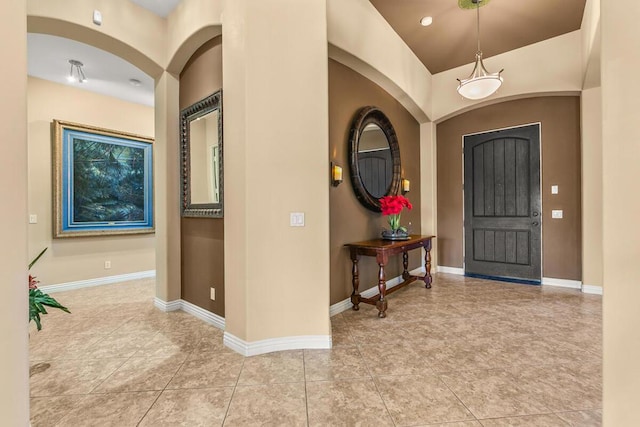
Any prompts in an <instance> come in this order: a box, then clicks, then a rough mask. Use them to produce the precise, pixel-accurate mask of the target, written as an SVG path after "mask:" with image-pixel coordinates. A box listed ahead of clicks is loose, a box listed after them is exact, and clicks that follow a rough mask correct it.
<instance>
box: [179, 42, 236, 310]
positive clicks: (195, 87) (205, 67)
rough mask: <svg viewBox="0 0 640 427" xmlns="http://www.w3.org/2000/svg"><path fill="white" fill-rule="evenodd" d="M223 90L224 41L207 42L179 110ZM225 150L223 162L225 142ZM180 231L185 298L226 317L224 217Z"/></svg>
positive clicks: (185, 77)
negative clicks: (213, 292) (212, 290)
mask: <svg viewBox="0 0 640 427" xmlns="http://www.w3.org/2000/svg"><path fill="white" fill-rule="evenodd" d="M221 88H222V38H221V37H216V38H215V39H213V40H210V41H208V42H206V43H204V44H203V45H202V46H201V47H200V48H199V49H198V50H197V51H196V52H195V53H194V54H193V55H192V56H191V58H190V59H189V60H188V61H187V64H186V65H185V67H184V68H183V70H182V72H181V73H180V109H181V110H182V109H184V108H187V107H189V106H190V105H192V104H194V103H195V102H198V101H200V100H201V99H203V98H205V97H207V96H209V95H211V94H212V93H214V92H216V91H217V90H219V89H221ZM222 101H223V103H224V95H223V98H222ZM223 115H224V109H223ZM222 148H223V159H224V148H225V144H224V141H223V143H222ZM225 192H226V191H225ZM181 229H182V232H181V242H182V243H181V246H182V299H184V300H185V301H189V302H190V303H192V304H195V305H197V306H198V307H202V308H204V309H205V310H209V311H211V312H212V313H215V314H217V315H219V316H223V317H224V315H225V312H224V298H225V289H224V218H182V220H181ZM212 287H213V288H215V289H216V300H215V301H212V300H211V296H210V295H211V294H210V288H212Z"/></svg>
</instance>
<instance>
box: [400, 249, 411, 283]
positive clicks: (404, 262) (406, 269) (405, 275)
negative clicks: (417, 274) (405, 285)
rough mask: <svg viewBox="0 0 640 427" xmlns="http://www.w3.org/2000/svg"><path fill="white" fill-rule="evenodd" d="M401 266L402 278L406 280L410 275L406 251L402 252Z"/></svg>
mask: <svg viewBox="0 0 640 427" xmlns="http://www.w3.org/2000/svg"><path fill="white" fill-rule="evenodd" d="M402 267H404V270H403V271H402V278H403V279H404V280H407V279H408V278H409V277H410V276H411V274H409V254H408V253H407V252H402Z"/></svg>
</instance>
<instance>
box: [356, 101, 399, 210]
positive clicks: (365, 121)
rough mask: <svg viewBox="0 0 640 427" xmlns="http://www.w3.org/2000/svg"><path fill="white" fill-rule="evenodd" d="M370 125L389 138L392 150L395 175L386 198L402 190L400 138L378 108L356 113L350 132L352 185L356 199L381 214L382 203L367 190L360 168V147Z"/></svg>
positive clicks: (370, 107) (366, 108)
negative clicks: (365, 131)
mask: <svg viewBox="0 0 640 427" xmlns="http://www.w3.org/2000/svg"><path fill="white" fill-rule="evenodd" d="M369 124H375V125H377V126H378V127H379V128H380V129H381V130H382V132H384V134H385V136H386V137H387V142H388V143H389V147H390V149H391V159H392V161H393V174H392V178H391V184H390V185H389V190H388V191H387V194H385V196H389V195H394V194H398V192H399V190H400V180H401V176H400V175H401V168H400V146H399V145H398V137H397V136H396V131H395V130H394V129H393V126H392V125H391V122H390V121H389V119H388V118H387V116H386V115H385V114H384V113H383V112H382V110H380V109H379V108H377V107H373V106H367V107H363V108H361V109H360V110H358V112H357V113H356V115H355V117H354V118H353V121H352V122H351V130H350V131H349V166H350V176H351V184H352V185H353V191H354V192H355V193H356V198H357V199H358V200H359V201H360V203H362V205H363V206H364V207H366V208H367V209H369V210H372V211H374V212H380V211H381V209H380V201H379V200H378V198H376V197H374V196H373V195H371V193H369V192H368V191H367V189H366V188H365V186H364V184H363V182H362V178H361V175H360V167H359V165H358V146H359V145H360V137H361V136H362V132H363V130H364V129H365V127H366V126H367V125H369Z"/></svg>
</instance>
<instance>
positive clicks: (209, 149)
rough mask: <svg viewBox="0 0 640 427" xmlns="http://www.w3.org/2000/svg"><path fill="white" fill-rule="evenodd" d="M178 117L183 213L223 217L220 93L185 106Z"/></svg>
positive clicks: (186, 214) (193, 215) (196, 215)
mask: <svg viewBox="0 0 640 427" xmlns="http://www.w3.org/2000/svg"><path fill="white" fill-rule="evenodd" d="M180 118H181V120H180V139H181V148H182V149H181V159H182V162H181V165H182V189H181V193H182V194H181V196H182V197H181V200H182V202H181V211H182V216H186V217H209V218H222V212H223V205H222V199H223V187H222V92H221V91H218V92H216V93H214V94H213V95H210V96H208V97H206V98H205V99H203V100H202V101H199V102H196V103H195V104H193V105H191V106H189V107H187V108H185V109H184V110H182V113H181V114H180Z"/></svg>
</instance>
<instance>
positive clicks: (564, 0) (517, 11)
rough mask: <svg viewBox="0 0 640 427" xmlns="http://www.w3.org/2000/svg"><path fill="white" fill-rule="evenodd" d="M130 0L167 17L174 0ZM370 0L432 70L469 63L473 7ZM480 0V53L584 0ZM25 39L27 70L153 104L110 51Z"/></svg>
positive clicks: (508, 45)
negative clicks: (425, 20) (75, 71)
mask: <svg viewBox="0 0 640 427" xmlns="http://www.w3.org/2000/svg"><path fill="white" fill-rule="evenodd" d="M130 1H131V2H133V3H135V4H137V5H139V6H141V7H143V8H145V9H147V10H150V11H151V12H153V13H155V14H156V15H158V16H161V17H166V16H167V15H168V14H169V13H171V12H172V11H173V10H174V9H175V7H176V6H177V5H178V4H179V3H180V1H181V0H130ZM369 1H370V2H371V3H372V4H373V6H374V7H375V8H376V9H377V10H378V11H379V12H380V14H381V15H382V16H383V17H384V18H385V19H386V20H387V22H389V24H390V25H391V27H393V29H394V30H395V31H396V32H397V33H398V34H399V35H400V37H402V39H403V40H404V41H405V43H407V45H408V46H409V47H410V48H411V50H413V52H414V53H415V54H416V56H417V57H418V58H419V59H420V60H421V61H422V63H423V64H424V65H425V66H426V67H427V69H428V70H429V71H430V72H431V73H432V74H435V73H438V72H441V71H445V70H448V69H451V68H455V67H458V66H460V65H464V64H469V63H471V62H473V60H474V58H475V52H476V11H475V10H473V9H471V10H464V9H461V8H459V7H458V1H457V0H369ZM462 1H467V2H468V1H470V0H462ZM485 1H487V3H486V5H485V6H484V7H481V8H480V31H481V33H480V39H481V47H482V51H483V53H484V57H485V58H487V57H490V56H493V55H497V54H500V53H504V52H507V51H509V50H513V49H517V48H519V47H523V46H526V45H529V44H532V43H537V42H539V41H542V40H546V39H548V38H551V37H555V36H558V35H561V34H565V33H568V32H571V31H575V30H577V29H579V28H580V24H581V22H582V15H583V12H584V7H585V2H586V0H535V1H525V0H490V1H489V0H485ZM423 16H432V17H433V24H432V25H430V26H428V27H423V26H421V25H420V19H421V18H422V17H423ZM107 19H108V18H107ZM27 41H28V73H29V75H30V76H34V77H39V78H42V79H46V80H50V81H54V82H57V83H61V84H65V85H73V86H75V87H78V88H80V89H85V90H89V91H93V92H97V93H102V94H105V95H109V96H114V97H117V98H120V99H124V100H126V101H130V102H135V103H139V104H143V105H149V106H152V105H153V103H154V83H153V79H152V78H151V77H150V76H148V75H146V74H144V73H143V72H142V71H141V70H139V69H138V68H136V67H134V66H133V65H131V64H130V63H128V62H126V61H124V60H122V59H121V58H119V57H117V56H114V55H112V54H110V53H108V52H106V51H103V50H100V49H97V48H95V47H92V46H89V45H86V44H84V43H79V42H76V41H73V40H69V39H65V38H61V37H55V36H50V35H46V34H29V35H28V39H27ZM69 59H75V60H78V61H81V62H82V63H84V71H85V74H86V76H87V78H88V81H87V82H85V83H82V84H80V83H69V82H67V80H66V77H67V76H68V75H69V68H70V66H69V62H68V61H69ZM489 71H497V70H489ZM130 79H137V80H139V81H140V82H141V84H140V86H132V85H131V84H130V83H129V81H130Z"/></svg>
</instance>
